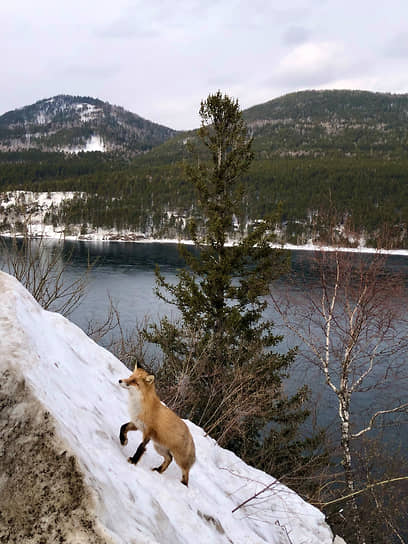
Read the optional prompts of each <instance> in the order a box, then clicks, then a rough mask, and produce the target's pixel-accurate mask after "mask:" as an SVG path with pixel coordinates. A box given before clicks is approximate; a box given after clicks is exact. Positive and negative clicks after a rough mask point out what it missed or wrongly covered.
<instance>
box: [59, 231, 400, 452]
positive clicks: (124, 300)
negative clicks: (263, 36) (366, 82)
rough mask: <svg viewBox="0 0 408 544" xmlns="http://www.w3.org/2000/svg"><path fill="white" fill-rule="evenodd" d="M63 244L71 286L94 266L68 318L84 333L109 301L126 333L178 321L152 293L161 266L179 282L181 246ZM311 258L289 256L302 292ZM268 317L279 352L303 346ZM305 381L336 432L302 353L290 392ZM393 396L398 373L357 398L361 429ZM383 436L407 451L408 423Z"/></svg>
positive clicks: (332, 410)
mask: <svg viewBox="0 0 408 544" xmlns="http://www.w3.org/2000/svg"><path fill="white" fill-rule="evenodd" d="M50 244H51V245H52V243H50ZM65 245H66V249H67V250H69V251H72V256H71V264H70V266H69V267H68V268H67V270H66V273H65V274H66V280H67V281H70V280H72V279H75V278H78V277H79V276H80V275H81V274H83V273H84V272H85V271H86V268H87V265H88V262H94V263H95V266H94V267H93V270H92V272H91V274H90V282H89V286H88V289H87V292H86V295H85V297H84V298H83V300H82V303H81V305H80V306H79V307H78V308H77V309H76V310H75V311H74V312H73V313H72V315H71V316H70V319H71V320H72V321H74V322H75V323H76V324H78V325H79V326H80V327H81V328H86V326H87V324H88V322H89V321H90V320H94V321H98V320H99V321H101V320H103V319H104V317H105V316H106V314H107V311H108V308H109V297H110V298H111V299H112V300H113V302H114V304H115V306H116V307H117V309H118V311H119V314H120V317H121V323H122V326H123V327H124V328H127V329H131V328H133V327H134V326H135V324H136V323H138V322H139V323H140V322H142V321H143V320H144V319H145V318H146V317H148V318H150V319H153V320H158V319H159V318H160V316H163V315H170V316H173V317H175V316H177V310H176V308H174V307H173V306H170V305H168V304H166V303H165V302H163V301H162V300H160V299H159V298H158V297H157V295H156V294H155V292H154V287H155V267H156V266H159V267H160V270H161V272H162V274H164V275H165V276H166V278H167V280H169V281H175V280H176V274H177V270H178V269H180V268H181V267H183V265H184V263H183V260H182V259H181V258H180V256H179V254H178V249H177V244H163V243H123V242H65ZM311 259H312V253H311V252H307V251H293V252H292V253H291V263H292V271H293V272H294V273H295V274H297V275H298V276H299V277H302V278H303V292H305V291H307V289H309V288H311V286H312V285H313V284H315V282H316V276H315V275H314V272H313V270H312V268H311V266H310V265H311ZM387 266H388V268H389V269H390V270H392V271H393V272H396V271H398V272H399V273H401V274H402V275H403V276H404V278H405V281H406V285H408V257H404V256H390V257H389V258H388V263H387ZM277 288H278V289H280V290H285V289H287V290H288V291H290V290H291V289H292V290H293V289H295V288H294V287H293V285H292V284H289V283H288V282H286V280H285V278H281V279H280V280H279V282H278V284H277ZM296 289H298V287H296ZM292 294H293V293H292ZM407 294H408V290H407V289H406V290H405V293H404V297H405V298H406V299H407V300H408V296H407ZM299 300H300V298H299ZM399 302H400V300H399ZM266 317H268V318H272V319H273V320H274V321H275V324H276V332H277V333H282V334H284V335H285V336H284V340H283V342H282V343H281V344H280V346H279V348H278V349H280V350H286V349H288V348H289V347H292V346H294V345H298V344H299V341H298V340H297V339H296V338H294V337H293V336H291V335H289V334H288V333H287V332H286V331H285V329H284V328H283V327H282V326H281V324H280V319H279V316H278V315H277V314H276V312H274V311H273V310H272V308H270V307H269V308H268V310H267V312H266ZM300 348H301V346H300ZM405 355H406V354H405V352H404V353H400V354H399V357H400V362H404V358H405ZM407 368H408V365H407ZM305 382H306V383H308V384H309V386H310V388H311V390H312V392H313V400H314V407H315V408H314V410H315V419H316V421H317V423H318V424H320V425H325V426H326V425H329V426H333V427H335V428H337V425H336V422H337V418H338V416H337V399H336V397H335V395H334V393H333V392H332V391H330V390H328V388H327V386H326V385H325V383H324V380H323V379H322V376H321V375H320V374H319V372H317V370H316V368H315V367H313V366H310V365H309V364H308V363H307V362H306V360H305V359H304V357H303V356H302V350H301V349H300V353H299V355H298V357H297V360H296V364H295V366H294V368H293V369H292V371H291V376H290V377H289V378H288V380H286V387H287V389H288V391H294V390H296V388H297V387H298V386H299V385H303V383H305ZM391 397H392V398H394V397H395V399H396V400H395V402H397V401H398V400H399V401H402V402H403V401H407V400H408V380H407V379H406V378H405V375H403V374H401V373H400V374H399V377H398V380H397V379H396V380H395V381H394V382H393V383H392V384H391V387H389V388H388V389H387V390H383V389H381V388H380V389H376V390H374V391H371V392H368V393H364V394H360V395H357V396H356V397H355V400H354V401H353V402H354V404H353V409H354V413H355V414H356V413H357V414H360V419H361V424H363V423H364V424H365V423H366V422H367V417H368V416H367V413H368V412H367V413H366V412H365V410H366V409H368V408H369V407H370V406H371V405H373V404H375V405H376V406H380V407H385V406H389V405H390V399H391ZM389 418H390V419H389V420H388V421H393V420H395V418H394V419H392V418H393V416H389ZM384 436H385V439H386V440H387V441H388V442H389V443H390V444H391V443H393V445H394V446H395V447H396V446H398V445H399V444H401V445H402V447H403V448H404V450H405V451H408V449H407V447H408V424H406V423H404V424H402V425H400V426H399V427H398V432H396V427H390V428H388V429H386V431H385V435H384Z"/></svg>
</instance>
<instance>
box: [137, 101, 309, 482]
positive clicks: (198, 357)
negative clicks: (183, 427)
mask: <svg viewBox="0 0 408 544" xmlns="http://www.w3.org/2000/svg"><path fill="white" fill-rule="evenodd" d="M200 115H201V119H202V124H201V128H200V129H199V131H198V134H199V136H200V139H201V142H202V143H203V144H204V147H205V150H206V152H205V155H204V160H203V158H202V157H201V160H200V159H198V156H197V157H196V158H197V162H196V164H195V165H192V166H189V167H188V170H187V174H188V178H189V180H190V181H191V182H192V183H193V184H194V185H195V187H196V190H197V195H198V206H199V209H200V211H201V214H202V220H203V222H204V223H203V227H202V228H201V230H199V229H198V227H197V225H196V223H194V222H192V223H191V225H190V231H191V237H192V239H193V241H194V244H195V250H194V251H190V250H188V249H187V248H186V247H180V251H181V253H182V255H183V257H184V259H185V261H186V264H187V268H185V269H182V270H180V271H179V272H178V282H177V283H176V284H172V283H169V282H167V281H166V280H165V278H164V277H163V276H162V275H161V273H160V271H157V293H158V295H159V296H160V297H161V298H162V299H164V300H166V301H168V302H170V303H172V304H174V305H175V306H176V307H177V308H178V310H179V312H180V314H181V317H180V319H179V320H178V321H177V322H172V321H170V320H169V319H167V318H164V319H162V320H161V321H160V323H159V324H158V325H153V326H152V327H151V328H150V329H149V331H148V332H147V337H148V339H149V340H150V341H152V342H154V343H156V344H158V345H159V346H160V348H161V349H162V351H163V354H164V361H163V366H162V367H161V369H160V371H159V373H160V376H159V380H158V382H159V383H162V384H165V385H164V387H163V390H162V394H163V395H164V397H165V399H166V401H167V402H169V403H170V404H171V405H172V406H173V408H175V409H177V410H178V411H179V413H181V414H182V415H184V416H185V417H189V418H190V419H191V420H193V421H194V422H196V423H197V424H199V425H201V426H203V427H204V428H205V429H206V430H207V431H208V432H209V433H211V435H212V436H213V437H214V438H216V439H217V440H218V441H219V443H220V444H222V445H223V446H225V447H228V448H230V449H232V450H233V451H235V452H236V453H237V454H239V455H240V456H241V457H243V458H244V459H245V460H246V461H248V462H251V463H253V464H255V465H257V466H258V467H260V468H263V469H265V470H269V471H271V472H273V473H274V475H276V476H280V475H281V474H284V473H287V472H288V471H289V470H290V469H292V468H293V467H294V466H295V465H296V466H298V465H299V462H300V458H301V456H302V455H303V454H304V451H305V447H306V445H309V446H312V441H309V442H307V441H301V440H298V439H297V435H298V428H299V425H300V424H301V423H303V422H304V420H305V418H306V417H307V415H308V414H307V412H306V410H305V409H304V403H305V400H306V396H307V392H306V389H305V388H302V389H300V390H299V391H298V392H297V393H296V394H295V395H294V396H292V397H291V398H288V397H287V396H286V395H285V393H284V390H283V384H282V379H283V377H285V376H286V373H287V371H288V369H289V367H290V365H291V364H292V362H293V360H294V356H295V352H294V351H293V350H291V351H289V352H288V353H285V354H282V353H278V352H277V351H275V350H274V348H275V347H276V346H277V345H278V344H279V342H280V341H281V339H282V338H281V337H280V336H277V335H275V334H274V332H273V323H272V322H271V321H267V320H264V319H263V312H264V310H265V307H266V302H265V299H264V295H266V294H267V292H269V286H270V283H271V281H272V280H274V279H275V278H277V277H278V276H279V275H280V274H281V273H282V272H283V270H285V269H286V268H287V266H288V263H287V256H286V255H285V254H284V252H282V251H278V250H273V249H271V247H270V243H271V241H272V235H271V231H272V229H273V222H272V220H268V221H263V222H259V223H256V224H255V225H254V226H253V228H252V230H251V231H250V232H249V233H248V234H247V235H245V236H243V237H242V238H241V239H240V241H239V242H238V243H237V244H235V245H233V246H232V247H228V244H227V242H228V236H229V235H230V234H231V232H232V230H233V217H234V215H235V216H239V214H240V207H241V203H242V192H241V191H240V188H239V186H238V181H239V177H240V176H241V175H242V174H243V173H244V172H246V171H247V170H248V168H249V165H250V163H251V160H252V158H253V153H252V151H251V139H249V138H248V136H247V129H246V127H245V124H244V122H243V119H242V114H241V111H240V108H239V105H238V102H237V101H236V100H233V99H231V98H229V97H228V96H226V95H224V96H222V94H221V93H220V92H217V93H216V94H214V95H210V96H208V98H207V100H206V101H204V102H202V103H201V109H200ZM208 157H209V158H208Z"/></svg>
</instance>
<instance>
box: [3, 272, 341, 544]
mask: <svg viewBox="0 0 408 544" xmlns="http://www.w3.org/2000/svg"><path fill="white" fill-rule="evenodd" d="M0 354H1V356H0V372H1V379H0V406H1V412H0V437H1V438H0V474H1V477H0V498H1V501H0V505H1V508H0V542H9V543H17V542H18V543H22V542H24V543H27V544H34V543H35V544H40V543H42V544H44V543H51V542H52V543H54V542H68V543H70V544H81V543H104V542H106V543H108V542H109V543H117V544H155V543H162V544H179V543H180V544H189V543H194V544H201V543H202V544H210V543H214V544H217V543H219V544H221V543H222V544H224V543H225V544H227V543H229V544H231V543H233V544H265V543H268V544H332V543H333V542H336V543H337V542H339V543H340V542H342V540H341V539H337V538H336V539H335V540H334V539H333V535H332V533H331V531H330V529H329V527H328V526H327V525H326V524H325V522H324V517H323V515H322V514H321V513H320V512H319V511H318V510H316V509H315V508H313V507H312V506H310V505H309V504H307V503H305V502H304V501H303V500H302V499H301V498H300V497H298V496H297V495H296V494H295V493H293V492H292V491H290V490H289V489H288V488H286V487H284V486H283V485H281V484H279V483H278V482H277V481H275V480H274V479H273V478H272V477H270V476H268V475H266V474H264V473H263V472H260V471H258V470H255V469H253V468H251V467H249V466H247V465H246V464H245V463H244V462H243V461H241V460H240V459H239V458H237V457H236V456H235V455H234V454H232V453H231V452H229V451H227V450H224V449H222V448H220V447H219V446H218V445H217V444H216V443H215V442H214V441H213V440H212V439H211V438H209V437H207V436H205V434H204V432H203V430H202V429H200V428H199V427H196V426H195V425H193V424H191V423H189V422H188V425H189V428H190V430H191V432H192V434H193V437H194V441H195V444H196V451H197V462H196V464H195V465H194V466H193V468H192V470H191V473H190V482H189V487H188V488H186V487H185V486H183V485H182V484H181V483H180V469H179V468H178V466H177V465H176V464H175V463H172V464H171V465H170V467H169V468H168V470H167V471H166V472H165V473H164V474H162V475H160V474H158V473H157V472H152V471H151V468H152V467H154V466H157V464H158V462H159V460H160V457H159V456H158V454H157V453H156V452H155V450H154V448H153V446H151V445H149V446H148V447H147V451H146V453H145V455H144V456H143V457H142V459H141V461H140V463H139V464H138V465H137V466H132V465H130V464H129V463H127V457H128V456H129V455H132V454H133V453H134V452H135V450H136V448H137V446H138V444H139V443H140V441H141V434H140V433H139V432H136V433H130V434H129V443H128V445H127V446H126V447H124V448H123V447H122V446H121V445H120V443H119V438H118V434H119V428H120V426H121V425H122V424H123V423H124V422H126V421H129V416H128V412H127V392H126V391H124V390H123V389H121V388H120V387H119V385H118V380H119V379H120V378H125V377H128V375H129V370H127V369H126V367H125V366H124V365H123V364H122V363H121V362H120V361H118V360H117V359H116V358H115V357H114V356H113V355H111V354H110V353H109V352H107V351H106V350H104V349H103V348H101V347H99V346H97V345H96V344H95V343H94V342H93V341H91V340H90V339H89V338H88V337H87V336H86V335H85V334H84V333H83V332H82V331H81V330H80V329H79V328H78V327H77V326H75V325H73V324H72V323H70V322H69V321H68V320H67V319H65V318H63V317H61V316H60V315H58V314H55V313H50V312H46V311H44V310H42V309H41V308H40V306H39V305H38V304H37V303H36V302H35V301H34V299H33V298H32V297H31V295H30V294H29V293H28V292H27V291H26V290H25V289H24V288H23V287H22V286H21V285H20V284H19V283H18V282H17V281H16V280H15V279H14V278H12V277H11V276H8V275H7V274H5V273H3V272H0ZM265 486H270V488H269V490H268V491H266V492H265V493H263V494H261V495H260V496H259V498H258V499H256V500H253V501H251V502H249V503H248V504H247V506H245V507H243V508H240V509H239V510H237V511H236V512H235V513H232V510H233V509H234V508H235V507H236V506H237V505H239V504H241V503H242V502H243V501H244V500H246V499H247V498H249V497H251V496H252V495H253V494H254V493H255V492H258V491H260V490H262V489H263V488H264V487H265Z"/></svg>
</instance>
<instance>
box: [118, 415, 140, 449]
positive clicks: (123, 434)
mask: <svg viewBox="0 0 408 544" xmlns="http://www.w3.org/2000/svg"><path fill="white" fill-rule="evenodd" d="M129 431H137V427H136V425H135V424H134V423H132V421H129V423H124V424H123V425H122V427H121V428H120V433H119V440H120V443H121V444H122V446H126V444H127V443H128V439H127V433H128V432H129Z"/></svg>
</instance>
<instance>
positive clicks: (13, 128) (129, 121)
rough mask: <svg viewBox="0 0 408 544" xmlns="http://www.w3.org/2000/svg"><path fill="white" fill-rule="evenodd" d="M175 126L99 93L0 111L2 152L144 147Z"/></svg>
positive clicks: (60, 97)
mask: <svg viewBox="0 0 408 544" xmlns="http://www.w3.org/2000/svg"><path fill="white" fill-rule="evenodd" d="M175 133H176V131H175V130H172V129H170V128H167V127H164V126H162V125H158V124H156V123H152V122H151V121H147V120H146V119H143V118H142V117H140V116H139V115H136V114H135V113H131V112H129V111H126V110H124V109H123V108H121V107H119V106H112V105H111V104H109V103H108V102H103V101H102V100H98V99H96V98H90V97H84V96H69V95H58V96H54V97H52V98H47V99H44V100H40V101H38V102H36V103H35V104H32V105H30V106H25V107H23V108H20V109H16V110H13V111H9V112H7V113H5V114H4V115H2V116H0V151H21V150H27V149H39V150H42V151H69V152H79V151H121V152H124V153H126V154H128V155H135V154H137V153H140V152H145V151H147V150H149V149H151V148H152V147H154V146H156V145H159V144H161V143H163V142H165V141H166V140H167V139H169V138H171V137H172V136H174V134H175Z"/></svg>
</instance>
